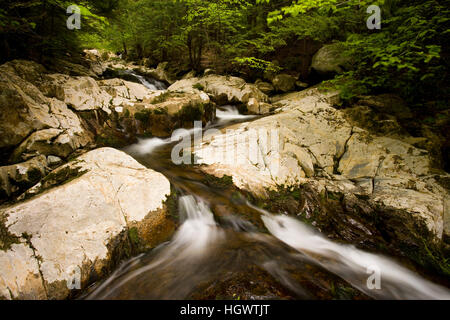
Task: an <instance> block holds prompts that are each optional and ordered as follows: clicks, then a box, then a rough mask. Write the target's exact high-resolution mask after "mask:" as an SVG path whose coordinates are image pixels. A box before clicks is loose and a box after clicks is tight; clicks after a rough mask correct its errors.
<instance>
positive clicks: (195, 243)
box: [87, 196, 224, 300]
mask: <svg viewBox="0 0 450 320" xmlns="http://www.w3.org/2000/svg"><path fill="white" fill-rule="evenodd" d="M179 204H180V215H181V220H182V221H183V223H182V225H181V226H180V228H179V229H178V231H177V232H176V234H175V235H174V237H173V239H172V240H171V242H170V243H168V244H166V245H165V246H164V245H163V246H162V247H160V248H159V249H156V254H155V256H153V257H152V258H153V259H152V260H151V262H149V263H145V262H143V261H144V260H145V256H143V255H141V256H139V257H136V258H134V259H131V260H130V261H128V262H127V263H125V264H124V265H122V266H121V267H120V268H119V269H118V270H116V271H115V272H114V273H113V274H112V275H111V276H110V277H109V278H108V279H107V280H106V281H105V282H104V283H103V284H102V285H100V286H99V287H98V288H97V289H96V290H95V291H94V292H92V293H91V294H90V295H89V296H88V297H87V299H88V300H95V299H114V297H117V296H120V295H123V294H126V293H124V292H127V293H128V290H129V289H131V290H132V292H131V293H129V294H131V295H133V294H137V292H139V288H138V286H139V285H142V286H143V288H144V291H145V290H148V288H152V292H139V294H138V295H137V296H138V297H142V296H145V298H151V299H182V298H184V297H185V296H186V295H187V294H188V293H189V292H190V291H191V290H192V289H193V288H194V287H195V286H196V285H197V284H198V282H199V281H201V280H204V279H205V278H208V274H210V271H209V267H208V266H209V264H208V263H207V261H206V260H208V257H209V256H210V255H211V254H213V253H214V248H215V247H216V246H217V245H219V244H220V243H221V242H222V240H223V239H224V232H223V231H222V230H221V229H220V228H219V227H218V226H217V225H216V222H215V221H214V217H213V214H212V212H211V211H210V209H209V208H208V206H207V205H206V204H205V203H203V202H201V201H197V200H196V199H195V198H194V197H193V196H183V197H181V198H180V200H179ZM142 265H144V266H142Z"/></svg>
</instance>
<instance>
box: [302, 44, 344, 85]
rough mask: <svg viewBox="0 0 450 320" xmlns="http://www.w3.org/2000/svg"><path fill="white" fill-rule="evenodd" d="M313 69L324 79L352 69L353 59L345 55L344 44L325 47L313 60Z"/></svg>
mask: <svg viewBox="0 0 450 320" xmlns="http://www.w3.org/2000/svg"><path fill="white" fill-rule="evenodd" d="M311 69H313V70H314V71H316V72H317V73H318V74H319V75H321V76H324V77H331V76H333V75H336V74H341V73H343V72H344V71H347V70H349V69H351V57H349V56H348V55H346V54H345V48H344V46H343V44H342V43H340V42H336V43H332V44H327V45H324V46H323V47H322V48H320V49H319V51H317V52H316V54H315V55H314V56H313V58H312V63H311Z"/></svg>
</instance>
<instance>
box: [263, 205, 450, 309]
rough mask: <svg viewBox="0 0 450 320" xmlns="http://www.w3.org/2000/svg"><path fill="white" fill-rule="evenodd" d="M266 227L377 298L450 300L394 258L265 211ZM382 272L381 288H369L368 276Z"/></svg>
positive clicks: (444, 293) (447, 292) (445, 292)
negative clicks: (345, 242)
mask: <svg viewBox="0 0 450 320" xmlns="http://www.w3.org/2000/svg"><path fill="white" fill-rule="evenodd" d="M262 219H263V221H264V223H265V225H266V227H267V229H268V230H269V231H270V232H271V233H272V234H273V235H274V236H275V237H276V238H278V239H280V240H281V241H283V242H284V243H286V244H288V245H289V246H291V247H292V248H294V249H297V250H298V251H299V252H301V253H303V254H306V255H307V256H309V257H310V258H311V259H313V260H314V261H315V262H316V263H317V264H319V265H321V266H322V267H324V268H326V269H327V270H329V271H331V272H333V273H334V274H336V275H338V276H340V277H341V278H342V279H344V280H346V281H347V282H348V283H350V284H352V285H353V286H354V287H356V288H358V289H359V290H361V291H362V292H364V293H365V294H367V295H368V296H371V297H373V298H376V299H403V300H404V299H414V300H415V299H450V291H449V290H447V289H446V288H444V287H441V286H438V285H435V284H433V283H431V282H429V281H427V280H425V279H423V278H421V277H419V276H417V275H415V274H414V273H412V272H411V271H409V270H408V269H406V268H404V267H402V266H400V265H399V264H397V263H395V262H394V261H392V260H390V259H388V258H386V257H383V256H380V255H375V254H371V253H367V252H364V251H361V250H358V249H356V248H355V247H354V246H351V245H341V244H337V243H334V242H332V241H330V240H328V239H326V238H325V237H323V236H322V235H320V234H319V233H317V232H315V231H313V230H312V229H310V228H309V227H308V226H307V225H305V224H303V223H301V222H300V221H298V220H296V219H294V218H292V217H288V216H274V215H271V214H269V213H267V212H264V215H263V217H262ZM373 272H379V275H380V283H379V288H374V287H373V288H372V289H369V286H368V284H367V281H368V278H369V277H370V275H371V274H372V273H373Z"/></svg>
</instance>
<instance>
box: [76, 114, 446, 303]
mask: <svg viewBox="0 0 450 320" xmlns="http://www.w3.org/2000/svg"><path fill="white" fill-rule="evenodd" d="M217 118H218V119H217V120H216V122H215V123H213V124H210V125H209V128H210V127H224V126H226V125H229V124H232V123H235V122H242V121H246V120H249V119H251V117H250V116H244V115H240V114H239V112H237V109H236V108H235V107H233V106H226V107H221V108H219V109H218V111H217ZM178 134H179V136H178V137H179V138H181V137H182V135H183V134H193V130H191V131H188V132H186V131H179V133H178ZM175 143H176V142H172V141H171V139H158V138H152V139H142V140H140V141H139V142H138V143H137V144H135V145H132V146H130V147H128V148H126V149H125V151H126V152H128V153H129V154H130V155H132V156H133V157H134V158H135V159H136V160H138V161H139V162H140V163H142V164H144V165H145V166H147V167H148V168H152V169H154V170H156V171H159V172H161V173H163V174H164V175H165V176H166V177H167V178H168V179H169V180H170V181H171V183H172V185H173V186H174V187H175V188H176V190H177V193H178V194H179V195H181V196H180V197H179V219H180V221H179V223H180V227H179V228H178V230H177V231H176V233H175V234H174V236H173V237H172V239H171V240H170V241H169V242H167V243H164V244H162V245H160V246H159V247H157V248H155V249H153V250H151V251H150V252H148V253H145V254H141V255H139V256H137V257H134V258H132V259H130V260H129V261H126V262H124V263H123V264H122V265H121V266H120V267H119V268H118V269H117V270H115V272H113V274H112V275H111V276H110V277H109V278H108V279H106V280H105V281H103V282H101V283H98V284H96V285H95V286H93V287H92V288H91V289H90V290H89V293H87V294H86V295H85V296H84V298H86V299H216V298H225V299H335V298H339V299H349V298H351V299H372V298H373V299H450V291H449V290H448V289H447V288H445V287H442V286H439V285H437V284H434V283H432V282H430V281H428V280H426V279H424V278H422V277H421V276H419V275H418V274H416V273H414V272H412V271H410V270H409V269H407V268H406V267H403V266H401V265H400V264H399V263H397V262H396V261H395V260H393V259H392V258H388V257H385V256H382V255H376V254H373V253H367V252H364V251H362V250H359V249H356V248H355V247H354V246H351V245H342V244H338V243H335V242H332V241H330V240H328V239H327V238H326V237H325V236H323V235H321V234H320V233H318V232H317V231H315V230H313V229H311V227H309V226H307V225H305V224H303V223H302V222H300V221H299V220H297V219H295V218H293V217H290V216H287V215H276V214H272V213H269V212H266V211H264V210H262V209H260V208H257V207H255V206H253V205H252V204H250V203H249V202H248V201H247V200H246V198H245V197H244V196H241V195H239V194H236V192H235V191H232V190H228V189H227V188H223V187H221V186H211V185H210V184H207V183H205V182H204V181H205V175H204V174H203V173H201V171H200V170H199V169H198V167H195V166H176V165H174V164H173V163H172V161H171V157H170V155H171V149H172V147H173V145H174V144H175ZM262 230H267V231H268V232H267V231H266V232H263V231H262ZM378 274H379V276H380V277H379V280H380V281H378V280H377V279H378V278H376V277H375V278H370V277H371V276H372V277H374V275H375V276H376V275H378Z"/></svg>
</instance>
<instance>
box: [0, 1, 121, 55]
mask: <svg viewBox="0 0 450 320" xmlns="http://www.w3.org/2000/svg"><path fill="white" fill-rule="evenodd" d="M72 4H76V5H78V6H79V7H80V9H81V13H82V29H81V31H80V30H68V29H67V24H66V20H67V18H68V17H69V15H68V14H67V8H68V7H69V6H70V5H72ZM116 4H117V0H106V1H100V0H91V1H87V0H85V1H64V0H19V1H16V0H0V49H1V51H0V53H1V55H0V61H1V62H3V61H6V60H9V59H13V58H31V59H34V60H38V61H43V60H45V59H48V60H51V58H52V57H54V56H61V55H67V54H74V53H76V52H77V51H78V50H79V44H80V43H79V37H78V36H79V35H80V34H82V33H91V32H94V30H96V29H97V28H99V27H100V25H101V24H103V23H105V20H104V19H103V18H102V17H101V16H100V15H102V14H107V13H109V12H111V11H112V8H113V7H114V6H115V5H116Z"/></svg>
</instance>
